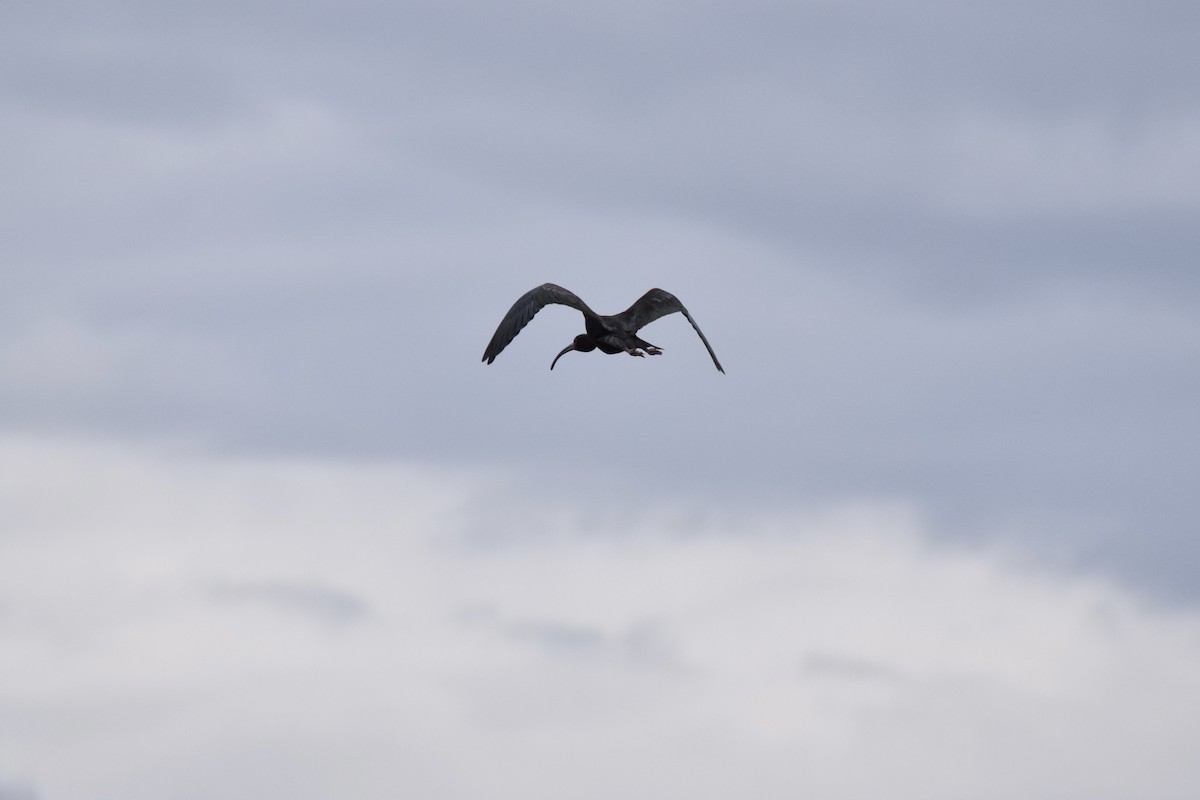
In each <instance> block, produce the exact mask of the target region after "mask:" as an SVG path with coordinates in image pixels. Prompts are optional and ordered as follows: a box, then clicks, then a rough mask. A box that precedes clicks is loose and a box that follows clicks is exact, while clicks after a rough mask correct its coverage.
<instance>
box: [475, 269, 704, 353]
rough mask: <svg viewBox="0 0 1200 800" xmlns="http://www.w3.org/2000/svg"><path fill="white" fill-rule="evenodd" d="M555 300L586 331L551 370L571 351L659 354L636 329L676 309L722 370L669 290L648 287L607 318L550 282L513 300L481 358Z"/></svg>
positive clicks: (498, 350)
mask: <svg viewBox="0 0 1200 800" xmlns="http://www.w3.org/2000/svg"><path fill="white" fill-rule="evenodd" d="M555 303H557V304H558V305H563V306H570V307H571V308H573V309H575V310H577V311H579V312H580V313H582V314H583V321H584V327H585V330H586V331H587V332H586V333H581V334H579V335H578V336H576V337H575V341H573V342H571V344H569V345H567V347H565V348H564V349H563V351H562V352H561V353H559V354H558V355H556V356H555V357H554V360H553V361H551V362H550V369H554V365H555V364H557V363H558V360H559V359H560V358H562V357H563V356H564V355H566V354H567V353H569V352H571V351H572V350H578V351H579V352H581V353H588V352H591V351H592V350H599V351H600V352H602V353H608V354H609V355H612V354H613V353H629V355H631V356H645V355H646V353H649V354H650V355H652V356H657V355H661V354H662V348H661V347H655V346H654V345H652V344H650V343H649V342H647V341H643V340H642V339H640V338H638V335H637V332H638V331H639V330H641V329H642V328H644V327H646V326H647V325H649V324H650V323H651V322H654V320H656V319H658V318H659V317H665V316H666V315H667V314H674V313H675V312H676V311H678V312H679V313H681V314H683V316H684V317H686V318H687V321H688V322H690V323H692V328H693V329H695V331H696V333H697V334H698V335H699V336H700V341H702V342H704V346H705V347H706V348H708V354H709V355H710V356H712V360H713V364H715V365H716V366H717V369H718V370H720V371H721V372H724V371H725V369H724V368H723V367H722V366H721V362H720V361H717V354H716V353H714V352H713V349H712V345H710V344H709V343H708V339H705V338H704V334H703V333H701V331H700V326H699V325H697V324H696V320H694V319H692V315H691V314H689V313H688V310H687V309H686V308H684V307H683V303H681V302H679V298H677V297H676V296H675V295H673V294H671V293H670V292H664V291H663V290H662V289H651V290H650V291H648V292H646V293H645V294H644V295H642V296H641V298H640V299H639V300H638V301H637V302H636V303H634V304H633V305H631V306H630V307H629V308H627V309H625V310H624V311H622V312H621V313H620V314H613V315H612V316H607V317H606V316H602V315H600V314H597V313H596V312H595V311H592V310H591V309H590V308H588V306H587V303H585V302H583V301H582V300H580V299H579V298H578V297H577V296H576V295H575V294H574V293H573V292H569V291H567V290H566V289H564V288H562V287H561V286H555V285H554V284H553V283H543V284H542V285H541V286H539V287H537V288H536V289H532V290H530V291H528V292H526V293H525V294H523V295H522V296H521V298H520V299H519V300H517V302H515V303H513V307H512V308H510V309H509V310H508V313H507V314H505V315H504V319H502V320H501V321H500V327H498V328H496V333H495V334H494V335H493V336H492V340H491V341H490V342H488V346H487V349H486V350H484V351H483V360H484V361H486V362H487V363H489V364H490V363H492V362H493V361H495V360H496V356H498V355H500V353H501V351H503V350H504V348H505V347H508V343H509V342H511V341H512V340H513V339H515V338H516V336H517V334H518V333H520V332H521V329H522V328H524V327H525V326H526V325H528V324H529V320H531V319H533V316H534V314H536V313H537V312H539V311H541V310H542V309H543V308H545V307H546V306H548V305H552V304H555Z"/></svg>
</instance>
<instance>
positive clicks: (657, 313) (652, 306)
mask: <svg viewBox="0 0 1200 800" xmlns="http://www.w3.org/2000/svg"><path fill="white" fill-rule="evenodd" d="M677 311H678V312H679V313H680V314H683V316H684V317H686V318H687V321H688V322H690V323H691V325H692V330H694V331H695V332H696V335H697V336H699V337H700V341H702V342H704V347H705V349H706V350H708V355H709V356H710V357H711V358H712V362H713V364H714V365H716V367H717V371H719V372H722V373H723V372H725V368H724V367H722V366H721V362H720V361H718V360H717V354H716V353H714V352H713V349H712V345H711V344H709V343H708V338H707V337H706V336H705V335H704V331H702V330H700V326H699V325H697V324H696V320H694V319H692V315H691V314H689V313H688V310H687V309H686V308H684V307H683V303H681V302H679V298H678V297H676V296H675V295H673V294H671V293H670V292H665V291H663V290H662V289H651V290H650V291H648V292H646V293H645V294H644V295H642V296H641V297H639V298H638V301H637V302H636V303H634V304H633V305H631V306H630V307H629V308H627V309H625V310H624V311H622V312H621V313H620V314H618V315H617V319H618V320H620V321H621V324H623V325H624V326H626V328H628V329H629V330H630V331H631V332H633V333H636V332H637V331H640V330H641V329H642V328H644V327H646V326H647V325H649V324H650V323H651V322H654V320H656V319H659V318H661V317H665V316H667V315H668V314H674V313H675V312H677Z"/></svg>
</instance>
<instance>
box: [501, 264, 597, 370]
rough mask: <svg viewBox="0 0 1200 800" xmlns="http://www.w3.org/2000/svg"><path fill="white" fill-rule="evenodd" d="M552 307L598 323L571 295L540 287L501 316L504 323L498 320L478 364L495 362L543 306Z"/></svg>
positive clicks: (548, 286)
mask: <svg viewBox="0 0 1200 800" xmlns="http://www.w3.org/2000/svg"><path fill="white" fill-rule="evenodd" d="M555 304H557V305H562V306H570V307H571V308H574V309H576V310H578V311H580V312H581V313H582V314H583V315H584V316H585V317H592V318H594V319H599V315H598V314H597V313H596V312H595V311H592V310H591V309H590V308H588V306H587V303H585V302H583V301H582V300H580V299H579V297H578V296H577V295H575V293H574V292H570V291H567V290H566V289H564V288H562V287H561V286H556V285H555V284H553V283H543V284H542V285H541V286H539V287H537V288H536V289H530V290H529V291H528V292H526V293H525V294H523V295H521V297H520V298H519V299H518V300H517V302H515V303H513V306H512V308H510V309H509V310H508V313H507V314H505V315H504V319H502V320H500V325H499V326H498V327H497V328H496V332H495V333H494V334H493V335H492V340H491V341H490V342H488V346H487V349H486V350H484V351H483V359H482V360H484V361H486V362H487V363H489V364H491V363H492V362H493V361H495V360H496V356H498V355H500V352H501V351H502V350H504V348H506V347H508V343H509V342H511V341H512V340H513V339H515V338H516V337H517V334H518V333H520V332H521V329H522V328H524V327H525V326H526V325H528V324H529V320H531V319H533V317H534V315H535V314H537V313H538V312H539V311H541V310H542V309H543V308H545V307H546V306H548V305H555Z"/></svg>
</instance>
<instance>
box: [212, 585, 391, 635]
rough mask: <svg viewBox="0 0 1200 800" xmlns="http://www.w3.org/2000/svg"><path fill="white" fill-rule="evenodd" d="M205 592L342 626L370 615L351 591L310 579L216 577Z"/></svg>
mask: <svg viewBox="0 0 1200 800" xmlns="http://www.w3.org/2000/svg"><path fill="white" fill-rule="evenodd" d="M209 594H210V596H211V597H212V599H213V600H215V601H216V602H218V603H223V604H231V605H236V606H245V607H254V606H261V607H266V608H271V609H275V610H277V611H280V612H283V613H285V614H295V615H299V616H301V617H307V618H309V619H312V620H314V621H316V622H319V623H322V624H328V625H331V626H335V627H342V626H345V625H349V624H351V623H354V622H358V621H360V620H362V619H364V618H366V617H369V616H370V607H369V606H368V604H367V603H366V602H365V601H364V600H363V599H362V598H360V597H358V596H357V595H355V594H354V593H352V592H347V591H345V590H342V589H334V588H330V587H328V586H322V585H320V584H316V583H311V582H288V581H229V580H225V581H217V582H215V583H213V584H212V586H211V587H210V589H209Z"/></svg>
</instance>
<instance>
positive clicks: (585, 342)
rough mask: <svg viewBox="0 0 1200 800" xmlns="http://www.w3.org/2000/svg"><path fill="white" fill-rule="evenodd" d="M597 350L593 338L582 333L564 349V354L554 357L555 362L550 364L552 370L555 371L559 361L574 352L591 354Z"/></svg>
mask: <svg viewBox="0 0 1200 800" xmlns="http://www.w3.org/2000/svg"><path fill="white" fill-rule="evenodd" d="M595 349H596V343H595V342H593V341H592V339H591V337H590V336H588V335H587V334H586V333H581V334H579V335H578V336H576V337H575V341H573V342H571V343H570V344H569V345H567V346H566V347H564V348H563V350H562V352H561V353H559V354H558V355H556V356H555V357H554V360H553V361H551V362H550V369H554V365H555V364H557V363H558V360H559V359H560V358H562V357H563V356H565V355H566V354H567V353H569V352H571V351H572V350H578V351H579V352H581V353H590V352H591V351H592V350H595Z"/></svg>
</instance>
